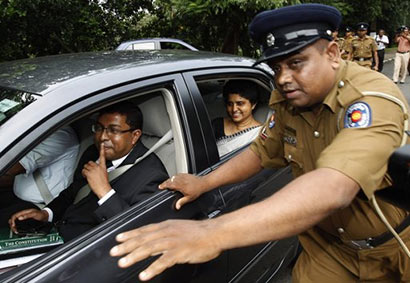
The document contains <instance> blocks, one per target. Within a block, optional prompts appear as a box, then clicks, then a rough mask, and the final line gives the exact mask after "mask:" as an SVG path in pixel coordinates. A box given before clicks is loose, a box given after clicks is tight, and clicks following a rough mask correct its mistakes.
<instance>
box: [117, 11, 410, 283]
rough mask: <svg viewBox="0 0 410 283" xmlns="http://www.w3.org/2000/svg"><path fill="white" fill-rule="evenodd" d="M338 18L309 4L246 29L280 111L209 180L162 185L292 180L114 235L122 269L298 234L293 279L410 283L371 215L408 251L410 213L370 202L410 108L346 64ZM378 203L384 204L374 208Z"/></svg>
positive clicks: (267, 15)
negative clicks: (271, 177)
mask: <svg viewBox="0 0 410 283" xmlns="http://www.w3.org/2000/svg"><path fill="white" fill-rule="evenodd" d="M340 22H341V14H340V12H339V11H338V10H337V9H336V8H334V7H330V6H326V5H321V4H302V5H295V6H287V7H284V8H281V9H276V10H271V11H265V12H262V13H260V14H258V15H257V16H256V17H255V18H254V19H253V21H252V23H251V24H250V26H249V31H250V35H251V37H252V38H253V40H254V41H256V42H257V43H258V44H260V45H262V51H263V56H262V58H261V59H260V60H259V62H266V63H267V64H269V66H270V67H271V68H272V70H273V71H274V72H275V77H274V83H275V86H276V88H275V90H274V91H273V92H272V95H271V98H270V102H269V105H270V107H271V108H272V111H273V114H272V117H271V118H270V119H268V121H267V122H266V123H265V124H264V126H263V128H262V130H261V132H260V133H259V136H258V137H257V138H256V139H255V140H254V142H253V143H252V145H251V146H250V148H248V149H246V150H244V151H243V152H241V153H240V154H239V155H237V156H236V157H234V158H233V159H231V160H229V161H228V162H226V163H225V164H223V165H222V166H220V167H219V168H218V169H216V170H214V171H212V172H211V173H209V174H207V175H205V176H200V177H198V176H194V175H190V174H178V175H177V176H173V177H172V178H170V179H168V180H167V181H165V182H164V183H163V184H161V185H160V189H166V188H169V189H173V190H178V191H180V192H182V193H183V195H184V196H183V197H182V198H180V199H179V200H178V201H177V203H176V208H177V209H179V208H180V207H181V206H182V205H183V204H185V203H187V202H190V201H193V200H195V199H196V198H197V197H198V196H199V195H201V194H202V193H205V192H207V191H210V190H212V189H214V188H218V187H220V186H222V185H224V184H231V183H238V182H241V181H244V180H246V179H247V178H249V177H251V176H253V175H254V174H256V173H258V172H260V171H261V170H262V169H263V168H272V167H283V166H286V165H290V166H291V168H292V172H293V174H294V176H295V179H294V180H293V181H292V182H290V183H289V184H287V185H286V186H284V187H283V188H282V189H281V190H279V191H278V192H276V193H275V194H273V195H272V196H270V197H268V198H266V199H265V200H263V201H261V202H258V203H255V204H252V205H249V206H246V207H244V208H241V209H239V210H236V211H234V212H231V213H228V214H225V215H221V216H219V217H216V218H213V219H207V220H202V221H191V220H168V221H165V222H161V223H157V224H151V225H148V226H145V227H141V228H138V229H135V230H132V231H128V232H124V233H121V234H119V235H117V237H116V239H117V241H118V242H120V244H118V245H117V246H115V247H113V248H112V249H111V251H110V253H111V255H112V256H121V258H120V259H119V261H118V264H119V266H120V267H121V268H126V267H128V266H130V265H132V264H135V263H136V262H138V261H140V260H142V259H144V258H147V257H149V256H158V258H156V259H155V261H154V262H153V263H152V264H151V265H150V266H149V267H147V268H146V269H145V270H144V271H143V272H141V273H140V275H139V276H140V279H141V280H149V279H151V278H152V277H154V276H155V275H157V274H159V273H161V272H162V271H163V270H165V269H166V268H168V267H170V266H173V265H175V264H179V263H200V262H205V261H209V260H211V259H214V258H216V257H217V256H218V255H219V254H220V253H221V252H223V251H224V250H227V249H232V248H238V247H243V246H248V245H254V244H257V243H262V242H267V241H272V240H277V239H283V238H286V237H289V236H292V235H295V234H299V240H300V243H301V244H302V246H303V251H302V253H301V254H300V256H299V258H298V260H297V263H296V265H295V267H294V270H293V275H292V280H293V281H294V282H315V283H316V282H332V283H334V282H343V283H345V282H358V281H366V282H410V258H408V257H407V256H406V255H405V254H404V252H403V251H402V250H401V249H400V248H399V245H398V243H397V242H396V240H395V239H393V236H392V234H391V233H390V232H388V230H387V229H386V227H385V226H384V224H383V222H382V221H381V220H380V218H379V216H378V215H377V213H376V212H375V210H374V209H373V205H374V204H377V203H378V205H379V206H380V208H381V210H382V211H383V213H384V214H385V216H386V218H387V219H388V221H389V222H390V223H391V224H392V226H393V227H395V229H396V231H397V233H400V236H401V238H402V239H403V240H404V241H405V242H406V243H407V245H409V244H410V228H409V227H408V226H409V222H410V217H409V216H408V213H407V212H406V211H404V210H402V209H400V208H397V207H395V206H393V205H390V204H388V203H387V202H385V201H382V200H380V199H379V198H378V197H375V196H374V193H375V191H376V190H380V189H382V188H385V187H387V186H388V185H389V184H390V178H389V176H388V175H387V162H388V158H389V156H390V154H391V153H392V151H393V150H394V149H395V148H397V147H399V146H400V145H403V144H405V143H410V139H409V138H408V136H407V135H406V134H405V130H406V129H407V120H408V105H407V102H406V99H405V98H404V96H403V94H402V93H401V92H400V90H399V88H398V87H397V86H396V85H395V84H394V83H393V82H392V81H391V80H390V79H388V78H387V77H386V76H384V75H382V74H380V73H378V72H373V71H371V70H368V69H366V68H362V67H360V66H359V65H358V64H356V63H354V62H349V61H344V60H341V58H340V53H339V47H338V46H337V44H336V43H335V42H334V41H333V40H332V36H331V35H332V32H331V31H332V30H336V29H337V28H338V27H339V24H340ZM376 199H377V201H376Z"/></svg>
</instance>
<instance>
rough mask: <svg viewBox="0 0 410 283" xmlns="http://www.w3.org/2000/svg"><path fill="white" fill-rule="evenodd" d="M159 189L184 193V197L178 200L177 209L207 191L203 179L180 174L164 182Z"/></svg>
mask: <svg viewBox="0 0 410 283" xmlns="http://www.w3.org/2000/svg"><path fill="white" fill-rule="evenodd" d="M159 189H160V190H163V189H170V190H174V191H178V192H180V193H182V194H183V195H184V196H183V197H181V198H180V199H178V200H177V202H176V204H175V208H176V209H177V210H179V209H181V207H182V206H183V205H184V204H186V203H188V202H191V201H193V200H195V199H197V198H198V197H199V196H200V195H201V194H202V193H204V192H205V190H206V184H205V182H204V180H203V179H202V178H201V177H197V176H195V175H191V174H185V173H180V174H177V175H175V176H172V177H171V178H169V179H167V180H166V181H164V182H163V183H162V184H160V185H159Z"/></svg>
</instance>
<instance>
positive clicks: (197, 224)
mask: <svg viewBox="0 0 410 283" xmlns="http://www.w3.org/2000/svg"><path fill="white" fill-rule="evenodd" d="M209 222H210V221H209V220H206V221H191V220H168V221H164V222H161V223H158V224H151V225H147V226H144V227H141V228H139V229H135V230H131V231H128V232H125V233H121V234H119V235H117V237H116V240H117V241H118V242H120V243H121V244H119V245H117V246H115V247H113V248H112V249H111V251H110V255H111V256H122V258H120V259H119V261H118V266H119V267H121V268H126V267H129V266H131V265H133V264H135V263H137V262H139V261H141V260H143V259H145V258H148V257H150V256H156V255H160V257H159V258H158V259H157V260H155V261H154V262H153V263H152V264H151V265H150V266H148V268H146V269H145V270H144V271H142V272H141V273H140V274H139V278H140V280H142V281H146V280H150V279H151V278H153V277H154V276H156V275H158V274H160V273H161V272H163V271H164V270H165V269H167V268H169V267H171V266H173V265H175V264H183V263H202V262H206V261H209V260H212V259H214V258H216V257H217V256H218V255H219V254H220V253H221V251H222V250H221V249H220V248H219V247H218V242H217V241H216V240H214V239H211V237H212V229H210V228H209V227H208V224H209Z"/></svg>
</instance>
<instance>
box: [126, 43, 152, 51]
mask: <svg viewBox="0 0 410 283" xmlns="http://www.w3.org/2000/svg"><path fill="white" fill-rule="evenodd" d="M147 49H148V50H152V49H155V43H154V42H141V43H134V44H131V45H129V46H128V47H127V49H126V50H147Z"/></svg>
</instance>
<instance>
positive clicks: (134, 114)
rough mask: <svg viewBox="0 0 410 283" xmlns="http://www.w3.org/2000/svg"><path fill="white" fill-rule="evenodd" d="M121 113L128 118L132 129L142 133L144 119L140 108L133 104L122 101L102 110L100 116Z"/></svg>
mask: <svg viewBox="0 0 410 283" xmlns="http://www.w3.org/2000/svg"><path fill="white" fill-rule="evenodd" d="M111 113H119V114H121V115H124V116H125V117H127V120H126V122H127V124H128V125H129V126H130V127H131V128H132V129H139V130H141V131H142V124H143V122H144V121H143V117H142V112H141V110H140V108H139V107H138V106H137V105H135V104H134V103H132V102H129V101H128V102H127V101H122V102H119V103H116V104H113V105H110V106H108V107H106V108H104V109H101V111H100V113H99V116H100V117H101V116H102V115H103V114H111Z"/></svg>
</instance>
